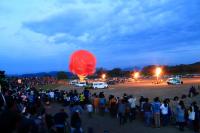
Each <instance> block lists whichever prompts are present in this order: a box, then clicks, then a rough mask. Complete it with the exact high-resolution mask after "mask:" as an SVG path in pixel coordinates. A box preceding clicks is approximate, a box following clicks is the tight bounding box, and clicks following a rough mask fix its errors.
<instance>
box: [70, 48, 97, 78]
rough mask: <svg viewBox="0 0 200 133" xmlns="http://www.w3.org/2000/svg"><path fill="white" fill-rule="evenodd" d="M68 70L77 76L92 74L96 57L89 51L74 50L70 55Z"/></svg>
mask: <svg viewBox="0 0 200 133" xmlns="http://www.w3.org/2000/svg"><path fill="white" fill-rule="evenodd" d="M69 70H70V71H71V72H72V73H73V74H76V75H78V76H87V75H92V74H94V73H95V70H96V58H95V56H94V55H93V54H92V53H90V52H89V51H86V50H78V51H75V52H74V53H73V54H72V55H71V57H70V62H69Z"/></svg>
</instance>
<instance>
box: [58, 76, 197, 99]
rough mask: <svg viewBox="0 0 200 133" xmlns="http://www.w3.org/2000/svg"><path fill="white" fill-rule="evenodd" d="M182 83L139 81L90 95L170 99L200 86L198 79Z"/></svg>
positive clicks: (184, 80) (112, 86) (78, 89)
mask: <svg viewBox="0 0 200 133" xmlns="http://www.w3.org/2000/svg"><path fill="white" fill-rule="evenodd" d="M183 82H184V84H183V85H167V84H166V83H165V82H163V83H162V84H153V83H152V80H140V81H137V82H126V83H124V84H116V85H111V86H109V88H108V89H96V90H91V93H99V92H101V91H103V92H104V93H105V94H106V95H110V94H112V95H115V96H122V95H123V93H127V94H132V95H134V96H136V97H139V96H145V97H149V98H153V97H156V96H159V97H163V98H165V97H169V98H172V97H174V96H181V95H182V94H188V91H189V88H190V87H191V86H192V85H194V86H196V88H198V85H199V86H200V78H191V79H183ZM57 89H64V90H71V89H76V90H77V91H79V92H80V91H82V90H83V88H78V87H74V86H69V85H60V86H59V87H57ZM199 89H200V88H199ZM199 91H200V90H199Z"/></svg>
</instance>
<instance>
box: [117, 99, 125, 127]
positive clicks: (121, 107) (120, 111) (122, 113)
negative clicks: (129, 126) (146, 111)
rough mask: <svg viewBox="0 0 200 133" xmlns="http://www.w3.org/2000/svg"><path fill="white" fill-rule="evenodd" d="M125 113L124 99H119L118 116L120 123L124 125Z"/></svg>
mask: <svg viewBox="0 0 200 133" xmlns="http://www.w3.org/2000/svg"><path fill="white" fill-rule="evenodd" d="M125 113H126V104H125V101H124V99H121V100H120V102H119V105H118V116H119V123H120V125H124V124H125V122H126V117H125Z"/></svg>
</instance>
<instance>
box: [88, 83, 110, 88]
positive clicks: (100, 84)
mask: <svg viewBox="0 0 200 133" xmlns="http://www.w3.org/2000/svg"><path fill="white" fill-rule="evenodd" d="M92 88H94V89H104V88H108V84H107V83H105V82H93V83H92Z"/></svg>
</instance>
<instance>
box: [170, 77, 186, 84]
mask: <svg viewBox="0 0 200 133" xmlns="http://www.w3.org/2000/svg"><path fill="white" fill-rule="evenodd" d="M167 84H168V85H178V84H183V81H182V80H181V79H180V78H169V79H168V80H167Z"/></svg>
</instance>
